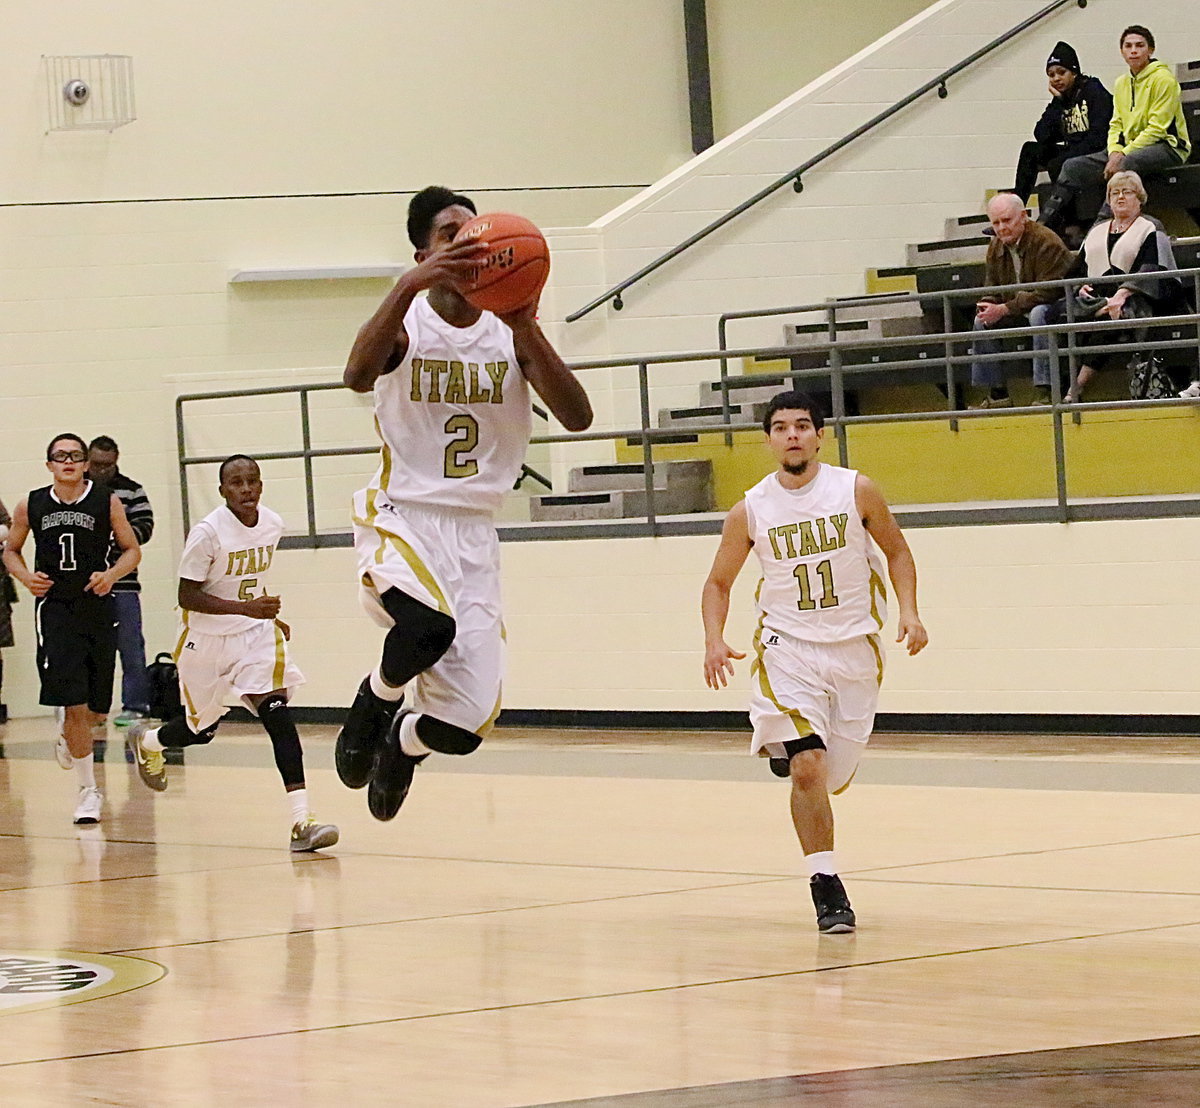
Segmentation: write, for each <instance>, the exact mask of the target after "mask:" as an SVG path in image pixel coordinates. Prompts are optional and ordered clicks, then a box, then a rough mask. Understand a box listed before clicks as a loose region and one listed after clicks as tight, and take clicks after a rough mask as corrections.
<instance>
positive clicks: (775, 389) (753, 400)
mask: <svg viewBox="0 0 1200 1108" xmlns="http://www.w3.org/2000/svg"><path fill="white" fill-rule="evenodd" d="M727 384H728V386H729V403H730V404H765V403H767V402H769V401H770V400H771V398H772V397H773V396H776V395H777V394H779V393H781V392H784V391H785V390H786V389H789V388H791V381H789V380H788V379H787V378H786V377H780V378H779V380H777V381H756V382H747V383H745V384H743V383H742V382H741V380H740V379H739V378H737V377H730V378H729V380H728V382H727ZM700 404H701V406H702V407H712V406H713V405H714V404H715V405H717V406H718V407H720V404H721V382H720V381H702V382H701V384H700Z"/></svg>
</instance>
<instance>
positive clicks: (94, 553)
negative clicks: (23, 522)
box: [29, 481, 112, 600]
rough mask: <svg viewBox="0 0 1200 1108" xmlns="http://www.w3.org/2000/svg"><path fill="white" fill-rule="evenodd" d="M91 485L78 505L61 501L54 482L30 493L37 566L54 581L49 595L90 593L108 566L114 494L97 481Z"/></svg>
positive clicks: (59, 597)
mask: <svg viewBox="0 0 1200 1108" xmlns="http://www.w3.org/2000/svg"><path fill="white" fill-rule="evenodd" d="M86 487H87V491H86V492H85V493H84V494H83V496H81V497H80V498H79V499H78V500H76V501H75V503H74V504H64V503H63V502H62V501H61V500H59V499H58V497H57V496H55V495H54V486H53V485H47V486H46V487H45V488H41V489H34V490H33V492H31V493H30V494H29V529H30V531H32V532H33V539H34V546H35V552H36V556H35V560H34V567H33V568H34V569H35V570H40V571H41V572H42V573H44V574H46V576H47V577H50V578H51V579H52V580H53V581H54V585H53V586H52V587H51V589H50V591H49V592H48V593H47V594H46V596H47V597H48V598H49V599H53V600H71V599H74V598H76V597H80V596H84V595H85V594H84V591H83V590H84V586H85V585H86V584H87V583H88V581H89V580H90V579H91V576H92V574H93V573H96V572H101V573H102V572H104V570H106V569H107V568H108V559H107V554H108V543H109V539H110V537H111V535H112V516H111V513H110V508H109V502H110V499H111V497H112V493H111V492H109V490H108V487H107V486H105V485H98V484H96V483H95V482H94V481H89V482H88V483H87V486H86ZM89 595H90V594H89Z"/></svg>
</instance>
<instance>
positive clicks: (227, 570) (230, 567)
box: [225, 550, 233, 577]
mask: <svg viewBox="0 0 1200 1108" xmlns="http://www.w3.org/2000/svg"><path fill="white" fill-rule="evenodd" d="M232 573H233V551H232V550H231V551H230V552H229V565H228V566H226V568H225V576H226V577H228V576H230V574H232Z"/></svg>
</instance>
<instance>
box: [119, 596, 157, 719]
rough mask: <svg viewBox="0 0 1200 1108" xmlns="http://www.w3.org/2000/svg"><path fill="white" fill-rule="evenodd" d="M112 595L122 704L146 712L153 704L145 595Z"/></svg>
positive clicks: (123, 706)
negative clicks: (144, 631) (144, 617)
mask: <svg viewBox="0 0 1200 1108" xmlns="http://www.w3.org/2000/svg"><path fill="white" fill-rule="evenodd" d="M112 598H113V600H114V601H115V606H116V612H117V651H118V652H119V653H120V655H121V707H122V708H124V709H125V710H126V711H133V712H145V711H148V710H149V707H150V680H149V678H148V677H147V676H146V643H145V640H144V639H143V638H142V597H141V594H140V593H136V592H114V593H113V594H112Z"/></svg>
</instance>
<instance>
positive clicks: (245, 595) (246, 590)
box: [238, 577, 258, 600]
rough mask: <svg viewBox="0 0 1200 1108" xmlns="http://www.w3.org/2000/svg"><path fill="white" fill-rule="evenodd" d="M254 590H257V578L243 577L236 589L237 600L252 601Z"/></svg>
mask: <svg viewBox="0 0 1200 1108" xmlns="http://www.w3.org/2000/svg"><path fill="white" fill-rule="evenodd" d="M256 588H258V578H257V577H243V578H242V583H241V585H240V586H239V588H238V599H239V600H253V599H254V590H255V589H256Z"/></svg>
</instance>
